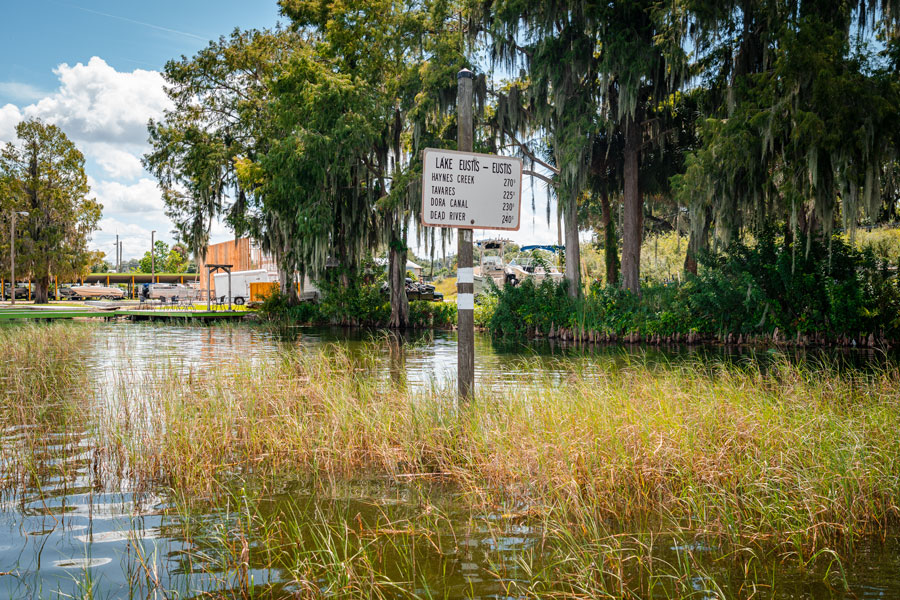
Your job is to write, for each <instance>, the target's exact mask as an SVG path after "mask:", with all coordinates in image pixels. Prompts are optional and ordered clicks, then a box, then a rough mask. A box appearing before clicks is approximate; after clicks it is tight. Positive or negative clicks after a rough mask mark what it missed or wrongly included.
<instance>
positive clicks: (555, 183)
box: [522, 169, 559, 187]
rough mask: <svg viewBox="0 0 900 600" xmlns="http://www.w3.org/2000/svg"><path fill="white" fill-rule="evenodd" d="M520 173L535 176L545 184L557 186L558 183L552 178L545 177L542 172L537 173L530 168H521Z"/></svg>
mask: <svg viewBox="0 0 900 600" xmlns="http://www.w3.org/2000/svg"><path fill="white" fill-rule="evenodd" d="M522 175H531V176H532V177H537V178H538V179H540V180H541V181H543V182H544V183H546V184H547V185H552V186H553V187H557V186H559V183H558V182H556V181H554V180H553V179H550V178H549V177H547V176H546V175H543V174H541V173H538V172H537V171H532V170H531V169H523V170H522Z"/></svg>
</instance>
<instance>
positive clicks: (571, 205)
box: [563, 192, 581, 298]
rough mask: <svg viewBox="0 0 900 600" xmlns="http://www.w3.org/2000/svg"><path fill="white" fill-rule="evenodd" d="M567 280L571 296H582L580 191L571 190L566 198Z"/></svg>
mask: <svg viewBox="0 0 900 600" xmlns="http://www.w3.org/2000/svg"><path fill="white" fill-rule="evenodd" d="M563 216H564V217H565V220H566V280H567V281H568V282H569V296H571V297H572V298H577V297H579V296H581V246H580V245H579V241H578V193H577V192H569V194H568V197H567V198H566V213H565V215H563Z"/></svg>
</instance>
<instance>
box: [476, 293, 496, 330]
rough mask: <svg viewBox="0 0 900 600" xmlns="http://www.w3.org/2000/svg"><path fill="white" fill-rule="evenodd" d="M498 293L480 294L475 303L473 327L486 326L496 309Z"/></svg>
mask: <svg viewBox="0 0 900 600" xmlns="http://www.w3.org/2000/svg"><path fill="white" fill-rule="evenodd" d="M497 304H498V295H497V294H482V295H481V296H479V297H478V299H477V301H476V303H475V327H481V328H485V329H486V328H488V327H490V325H491V319H492V318H493V317H494V313H495V312H496V311H497Z"/></svg>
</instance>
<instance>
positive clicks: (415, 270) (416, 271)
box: [375, 258, 425, 279]
mask: <svg viewBox="0 0 900 600" xmlns="http://www.w3.org/2000/svg"><path fill="white" fill-rule="evenodd" d="M375 264H376V265H378V266H379V267H384V268H385V270H386V269H387V268H388V259H386V258H376V259H375ZM406 270H407V271H409V272H411V273H412V274H413V275H415V276H416V279H422V273H423V272H424V270H425V269H423V268H422V267H421V266H420V265H417V264H416V263H414V262H413V261H411V260H409V259H407V261H406Z"/></svg>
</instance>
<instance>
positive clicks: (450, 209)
mask: <svg viewBox="0 0 900 600" xmlns="http://www.w3.org/2000/svg"><path fill="white" fill-rule="evenodd" d="M474 77H475V76H474V75H473V73H472V72H471V71H469V70H468V69H463V70H462V71H460V72H459V73H458V74H457V81H458V83H459V88H458V95H457V104H456V106H457V118H458V127H459V129H458V132H457V146H458V148H459V150H458V151H454V150H438V149H434V148H426V149H425V151H424V153H423V157H422V160H423V169H422V224H423V225H425V226H429V227H455V228H458V229H459V234H458V240H457V243H458V248H459V251H458V254H457V273H456V276H457V279H456V292H457V294H456V306H457V340H458V344H457V373H458V382H459V396H460V398H471V397H472V395H473V393H474V391H475V278H474V269H473V265H472V262H473V261H472V229H505V230H517V229H519V215H520V207H521V200H522V160H521V159H519V158H514V157H509V156H495V155H493V154H477V153H474V152H472V148H473V145H474V144H473V138H474V131H473V130H474V126H473V116H472V108H473V101H472V100H473V97H472V93H473V90H472V88H473V83H474Z"/></svg>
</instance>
